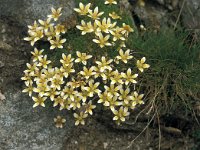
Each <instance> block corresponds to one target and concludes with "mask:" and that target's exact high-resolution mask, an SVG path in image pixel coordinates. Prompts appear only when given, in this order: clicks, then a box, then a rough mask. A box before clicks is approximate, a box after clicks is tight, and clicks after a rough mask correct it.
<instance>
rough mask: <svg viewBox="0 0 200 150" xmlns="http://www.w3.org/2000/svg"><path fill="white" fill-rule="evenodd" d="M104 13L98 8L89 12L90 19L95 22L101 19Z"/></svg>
mask: <svg viewBox="0 0 200 150" xmlns="http://www.w3.org/2000/svg"><path fill="white" fill-rule="evenodd" d="M103 14H104V12H99V8H98V7H96V8H95V9H94V11H92V10H89V15H88V16H89V17H90V18H92V19H93V20H96V19H99V17H100V16H102V15H103Z"/></svg>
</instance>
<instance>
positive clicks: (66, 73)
mask: <svg viewBox="0 0 200 150" xmlns="http://www.w3.org/2000/svg"><path fill="white" fill-rule="evenodd" d="M60 71H61V72H62V74H63V75H64V77H65V78H68V76H69V74H71V73H74V72H75V70H74V69H73V63H71V64H69V65H68V66H66V65H63V66H61V67H60Z"/></svg>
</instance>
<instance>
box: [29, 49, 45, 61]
mask: <svg viewBox="0 0 200 150" xmlns="http://www.w3.org/2000/svg"><path fill="white" fill-rule="evenodd" d="M43 51H44V50H43V49H42V50H38V49H37V48H34V52H31V54H32V55H33V62H36V61H37V60H39V58H41V57H43V55H42V53H43Z"/></svg>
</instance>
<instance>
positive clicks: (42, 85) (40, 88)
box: [33, 83, 50, 97]
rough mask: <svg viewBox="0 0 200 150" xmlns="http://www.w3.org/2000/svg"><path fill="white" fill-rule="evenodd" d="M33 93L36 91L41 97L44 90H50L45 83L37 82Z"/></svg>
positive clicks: (44, 92) (44, 93)
mask: <svg viewBox="0 0 200 150" xmlns="http://www.w3.org/2000/svg"><path fill="white" fill-rule="evenodd" d="M33 91H34V92H35V93H38V95H39V96H41V97H43V96H44V95H46V92H48V91H50V87H49V86H48V85H47V84H45V83H38V84H37V87H34V88H33Z"/></svg>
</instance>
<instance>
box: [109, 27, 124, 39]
mask: <svg viewBox="0 0 200 150" xmlns="http://www.w3.org/2000/svg"><path fill="white" fill-rule="evenodd" d="M122 31H123V28H120V27H116V28H114V29H113V30H112V31H110V33H111V34H112V35H113V41H114V42H115V41H117V40H122V41H124V40H125V38H124V37H123V35H122Z"/></svg>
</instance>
